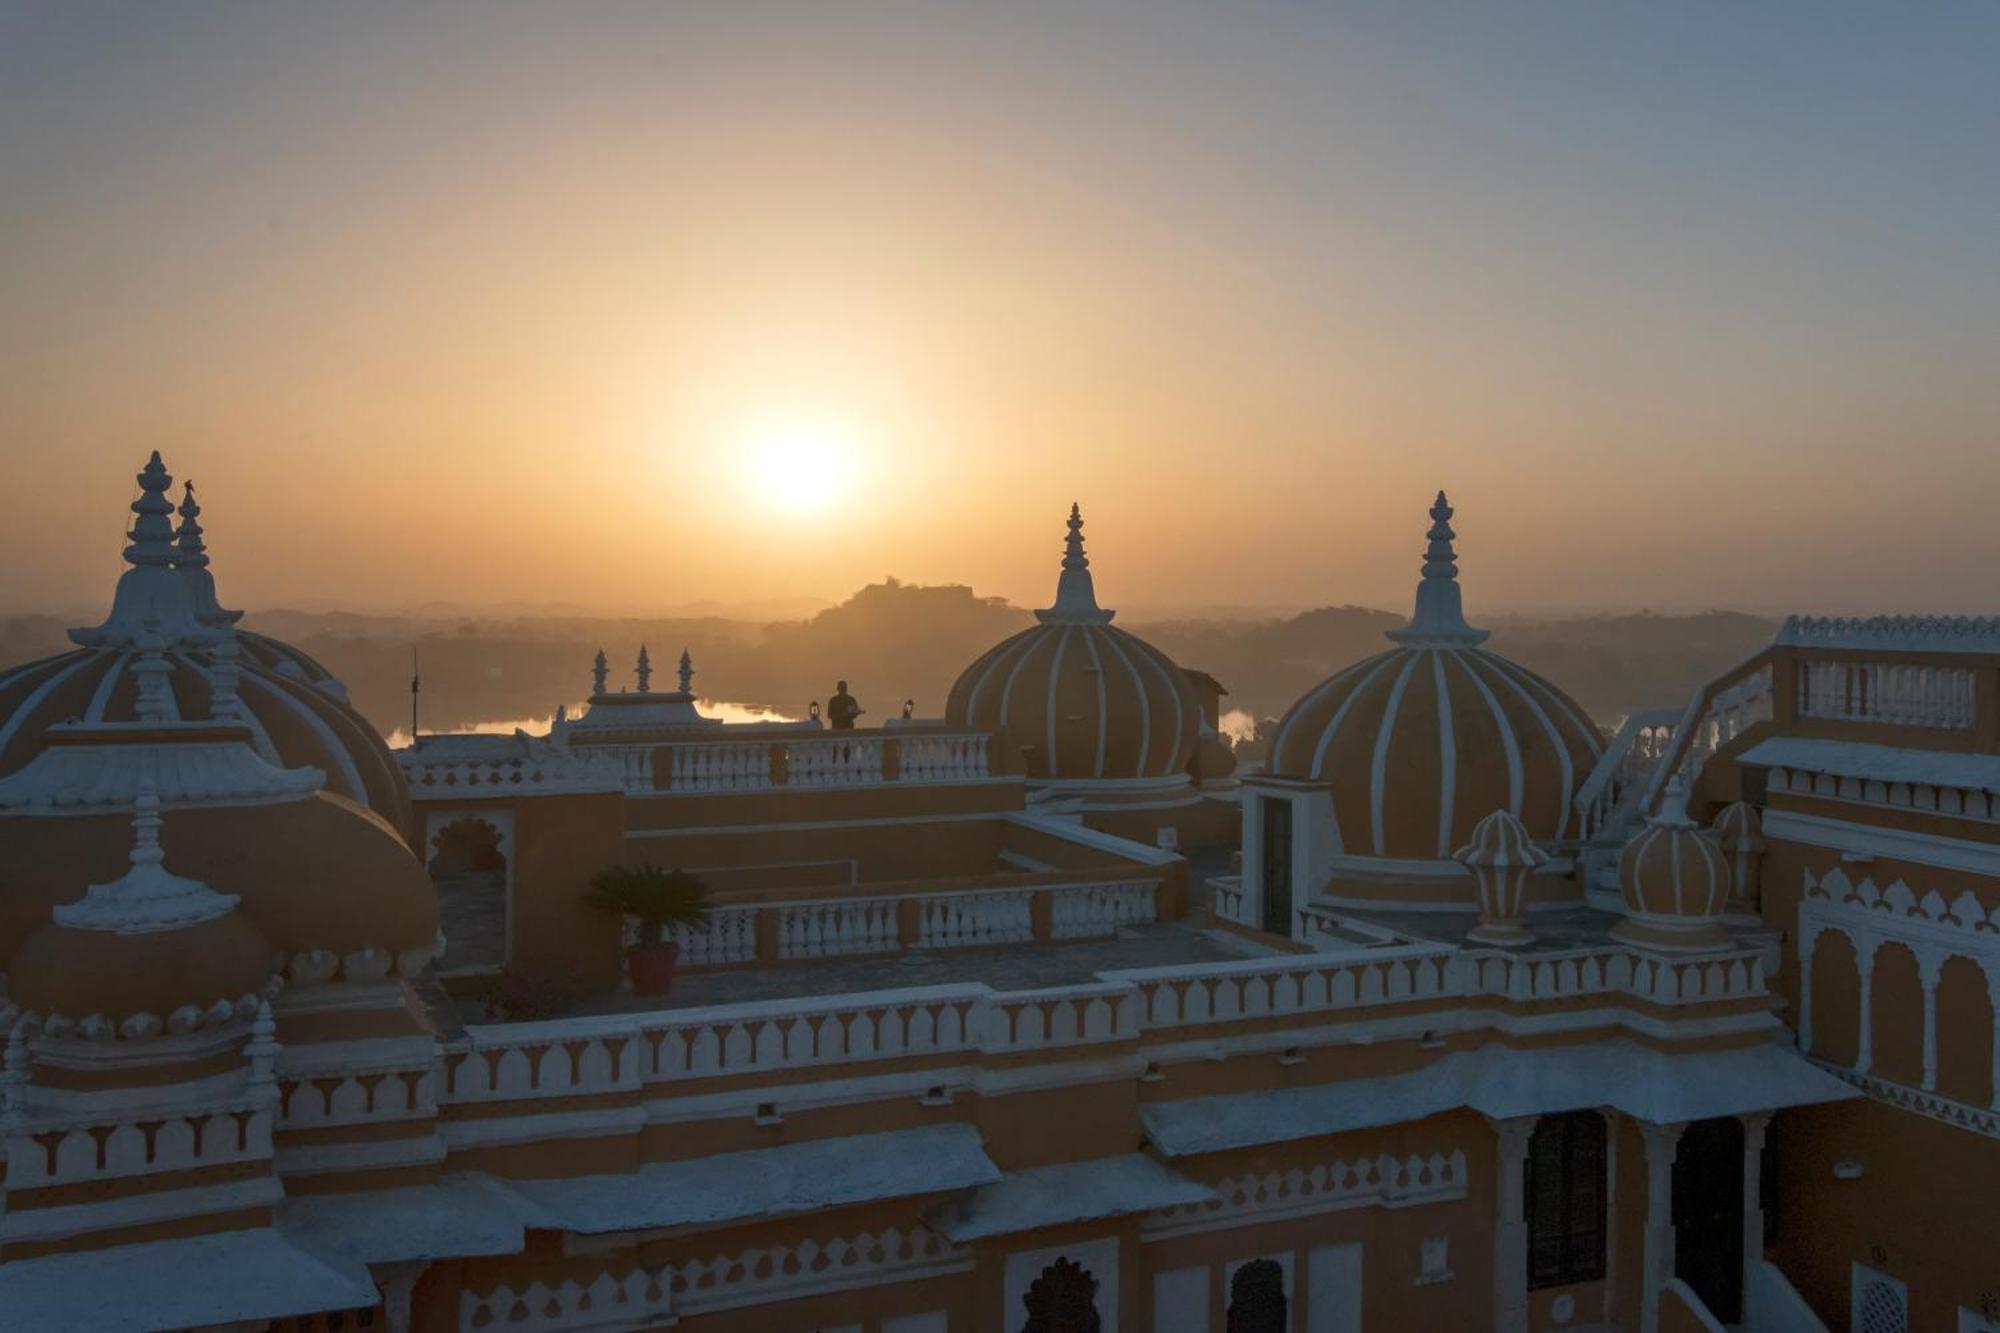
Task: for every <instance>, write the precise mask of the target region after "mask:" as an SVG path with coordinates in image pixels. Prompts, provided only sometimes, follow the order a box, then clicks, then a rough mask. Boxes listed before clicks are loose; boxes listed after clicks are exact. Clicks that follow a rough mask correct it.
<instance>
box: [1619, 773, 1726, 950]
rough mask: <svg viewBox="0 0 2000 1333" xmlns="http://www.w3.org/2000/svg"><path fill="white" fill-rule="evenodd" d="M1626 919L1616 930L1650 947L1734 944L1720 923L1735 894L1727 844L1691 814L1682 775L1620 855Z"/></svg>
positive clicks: (1637, 942) (1625, 937)
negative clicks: (1725, 851)
mask: <svg viewBox="0 0 2000 1333" xmlns="http://www.w3.org/2000/svg"><path fill="white" fill-rule="evenodd" d="M1618 885H1619V888H1620V889H1621V890H1622V892H1623V893H1624V897H1625V916H1626V919H1625V920H1623V921H1621V922H1619V923H1618V925H1617V926H1615V927H1614V928H1613V930H1612V933H1613V934H1614V935H1616V936H1617V937H1618V938H1619V939H1622V940H1625V941H1627V942H1628V943H1633V944H1641V945H1644V946H1646V947H1648V948H1667V949H1708V948H1714V947H1716V946H1717V945H1720V944H1725V943H1727V942H1728V939H1729V936H1728V933H1727V932H1725V931H1724V930H1723V929H1722V927H1721V926H1720V925H1719V924H1718V921H1719V919H1720V917H1721V915H1722V907H1723V903H1724V901H1725V900H1726V899H1727V897H1728V894H1729V862H1728V859H1727V858H1726V857H1725V856H1724V854H1723V851H1722V844H1721V843H1720V842H1718V841H1717V840H1716V838H1715V836H1714V835H1713V834H1711V833H1706V832H1703V831H1702V829H1701V828H1700V827H1699V826H1697V825H1696V824H1695V822H1694V821H1693V820H1692V819H1690V818H1688V815H1687V808H1686V804H1685V798H1684V797H1683V794H1682V792H1681V788H1680V781H1679V779H1678V778H1676V779H1675V780H1674V782H1673V783H1672V784H1670V785H1669V787H1668V789H1667V793H1666V796H1665V797H1664V798H1663V799H1662V800H1661V802H1660V812H1659V813H1658V814H1656V815H1654V816H1653V817H1652V818H1651V819H1650V820H1648V821H1647V823H1646V827H1645V828H1643V829H1641V830H1639V832H1638V833H1637V834H1635V835H1634V836H1633V838H1632V841H1630V842H1628V843H1626V844H1625V851H1624V854H1623V855H1621V856H1620V857H1619V858H1618Z"/></svg>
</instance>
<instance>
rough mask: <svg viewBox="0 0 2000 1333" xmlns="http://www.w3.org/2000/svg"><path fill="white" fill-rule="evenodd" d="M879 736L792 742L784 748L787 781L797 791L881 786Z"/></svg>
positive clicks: (880, 740) (881, 743) (880, 743)
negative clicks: (801, 789)
mask: <svg viewBox="0 0 2000 1333" xmlns="http://www.w3.org/2000/svg"><path fill="white" fill-rule="evenodd" d="M882 746H883V741H882V739H881V738H880V737H879V736H863V737H840V738H837V739H826V740H809V741H793V742H792V743H791V744H789V745H787V746H786V747H785V771H786V774H787V776H786V779H785V781H786V782H787V783H788V784H790V785H791V786H794V787H862V786H870V785H873V784H875V783H878V782H881V781H882V780H883V777H882Z"/></svg>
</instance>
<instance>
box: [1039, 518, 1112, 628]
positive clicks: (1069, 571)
mask: <svg viewBox="0 0 2000 1333" xmlns="http://www.w3.org/2000/svg"><path fill="white" fill-rule="evenodd" d="M1115 614H1117V613H1116V612H1114V611H1106V610H1103V609H1102V608H1100V607H1099V606H1098V605H1097V586H1096V584H1094V583H1093V582H1092V581H1091V577H1090V557H1089V556H1087V555H1085V554H1084V553H1083V507H1082V506H1081V505H1079V504H1077V503H1076V502H1075V501H1071V503H1070V507H1069V536H1068V537H1067V538H1065V539H1064V541H1063V561H1062V574H1061V575H1060V576H1059V577H1058V578H1057V579H1056V601H1055V605H1054V606H1051V607H1049V608H1047V609H1046V610H1042V611H1037V612H1035V618H1036V619H1038V620H1041V621H1043V622H1044V623H1046V622H1048V621H1062V620H1071V621H1094V622H1096V623H1098V624H1102V623H1104V622H1105V621H1107V620H1109V619H1111V617H1112V616H1113V615H1115Z"/></svg>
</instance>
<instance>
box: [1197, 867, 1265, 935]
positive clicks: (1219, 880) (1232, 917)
mask: <svg viewBox="0 0 2000 1333" xmlns="http://www.w3.org/2000/svg"><path fill="white" fill-rule="evenodd" d="M1208 887H1209V890H1210V892H1212V893H1213V894H1214V895H1215V915H1216V916H1217V917H1218V918H1220V919H1221V920H1224V921H1233V922H1235V923H1236V924H1237V925H1239V926H1254V925H1256V924H1257V923H1256V922H1254V921H1250V920H1248V919H1246V917H1245V915H1244V912H1245V904H1246V903H1247V901H1248V895H1246V894H1245V893H1244V892H1243V877H1242V876H1241V875H1211V876H1210V877H1209V881H1208Z"/></svg>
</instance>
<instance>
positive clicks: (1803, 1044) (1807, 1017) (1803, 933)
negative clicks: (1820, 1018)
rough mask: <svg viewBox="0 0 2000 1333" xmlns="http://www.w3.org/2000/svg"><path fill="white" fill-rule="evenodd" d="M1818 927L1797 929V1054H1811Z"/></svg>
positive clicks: (1803, 926)
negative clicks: (1813, 982) (1813, 977)
mask: <svg viewBox="0 0 2000 1333" xmlns="http://www.w3.org/2000/svg"><path fill="white" fill-rule="evenodd" d="M1819 932H1820V928H1819V927H1818V926H1805V925H1801V926H1800V927H1799V1054H1801V1055H1811V1054H1812V1038H1813V1019H1812V973H1813V954H1814V953H1815V952H1817V951H1818V949H1819Z"/></svg>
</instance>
